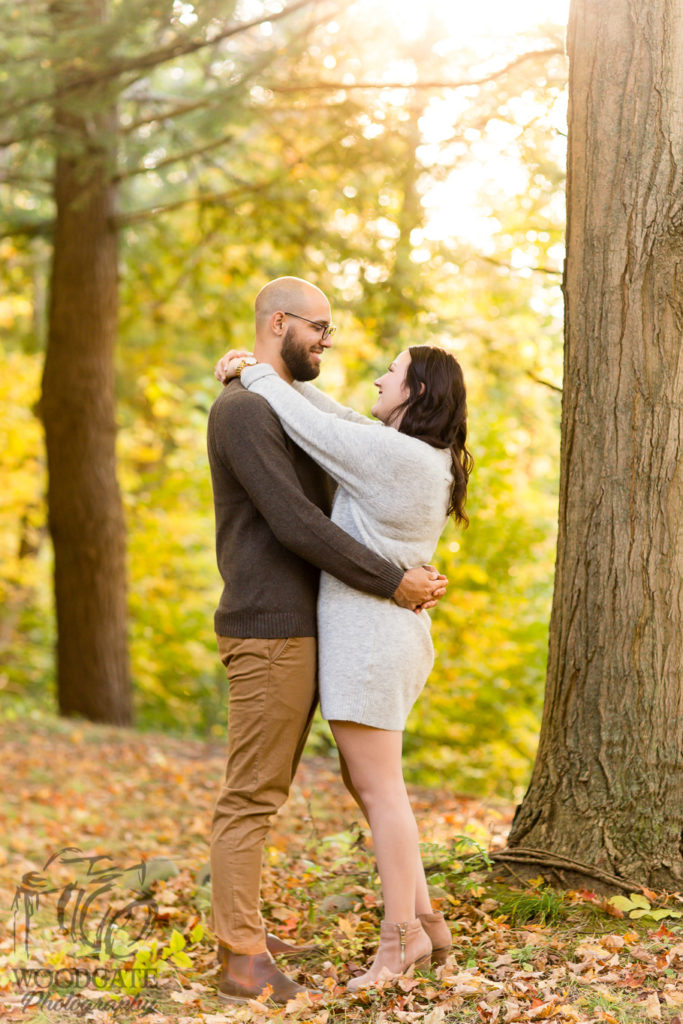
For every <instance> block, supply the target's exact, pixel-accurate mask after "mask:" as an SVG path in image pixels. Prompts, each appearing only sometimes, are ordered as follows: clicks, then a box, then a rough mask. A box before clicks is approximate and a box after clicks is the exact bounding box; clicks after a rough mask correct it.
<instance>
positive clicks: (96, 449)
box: [41, 0, 131, 724]
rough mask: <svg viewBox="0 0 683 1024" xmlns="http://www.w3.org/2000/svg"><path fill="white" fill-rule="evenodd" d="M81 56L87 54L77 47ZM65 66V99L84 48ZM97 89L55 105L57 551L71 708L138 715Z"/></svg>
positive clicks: (46, 392) (109, 128)
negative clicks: (131, 669)
mask: <svg viewBox="0 0 683 1024" xmlns="http://www.w3.org/2000/svg"><path fill="white" fill-rule="evenodd" d="M52 12H53V18H54V26H55V31H56V32H57V33H59V32H63V31H68V30H69V28H72V27H74V26H75V23H77V24H78V26H79V27H85V26H87V25H91V26H96V25H98V24H99V23H101V22H103V21H104V19H105V17H106V9H105V3H104V2H103V0H80V2H79V3H74V0H69V3H66V4H64V6H63V7H62V5H61V4H60V3H59V2H58V3H55V4H53V6H52ZM75 56H76V55H75ZM78 58H79V59H78V60H76V61H75V62H74V67H73V68H67V69H64V70H62V71H60V72H58V74H57V78H56V81H55V86H56V90H57V93H56V94H57V96H59V89H60V87H61V86H62V85H64V84H67V83H68V82H69V79H70V76H71V75H74V74H78V73H79V68H80V69H81V73H82V65H83V54H78ZM101 89H102V87H101V86H90V87H88V88H86V89H82V90H79V91H77V92H74V91H71V92H66V93H65V94H64V98H63V99H62V100H59V99H57V102H56V106H55V128H56V137H57V140H58V151H57V159H56V169H55V200H56V207H57V216H56V223H55V233H54V249H53V263H52V273H51V283H50V286H51V294H50V310H49V336H48V345H47V355H46V360H45V371H44V376H43V391H42V397H41V415H42V419H43V423H44V427H45V436H46V445H47V460H48V474H49V486H48V509H49V526H50V533H51V535H52V541H53V545H54V557H55V572H54V579H55V602H56V613H57V631H58V640H57V680H58V697H59V709H60V712H61V713H62V714H65V715H69V714H81V715H83V716H85V717H86V718H89V719H91V720H93V721H103V722H111V723H116V724H128V723H129V722H130V721H131V696H130V679H129V669H128V655H127V643H126V575H125V574H126V567H125V527H124V519H123V509H122V504H121V495H120V492H119V488H118V483H117V479H116V464H115V441H116V423H115V394H114V343H115V337H116V327H117V290H118V284H117V237H116V231H115V228H114V226H113V223H114V218H113V214H114V212H115V211H114V201H115V194H114V189H113V187H112V185H111V178H112V166H111V163H112V159H113V147H114V140H115V133H116V117H115V109H114V105H113V101H111V100H109V99H108V98H107V96H106V95H103V94H102V92H101Z"/></svg>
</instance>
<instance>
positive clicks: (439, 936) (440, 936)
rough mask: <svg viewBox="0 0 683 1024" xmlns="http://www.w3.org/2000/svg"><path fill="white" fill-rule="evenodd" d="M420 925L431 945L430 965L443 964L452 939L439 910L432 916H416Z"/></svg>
mask: <svg viewBox="0 0 683 1024" xmlns="http://www.w3.org/2000/svg"><path fill="white" fill-rule="evenodd" d="M417 916H418V919H419V921H420V924H421V925H422V927H423V928H424V930H425V931H426V932H427V935H428V936H429V938H430V939H431V943H432V961H431V962H432V964H445V963H446V959H447V957H448V954H449V953H450V950H451V946H452V945H453V939H452V937H451V930H450V928H449V927H448V924H447V923H446V919H445V918H444V916H443V914H442V913H441V911H440V910H437V911H435V912H434V913H432V914H418V915H417Z"/></svg>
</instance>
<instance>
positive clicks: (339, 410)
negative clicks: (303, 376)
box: [292, 380, 377, 424]
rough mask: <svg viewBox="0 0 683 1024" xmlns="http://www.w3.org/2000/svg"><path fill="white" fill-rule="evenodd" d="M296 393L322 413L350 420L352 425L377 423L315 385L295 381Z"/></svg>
mask: <svg viewBox="0 0 683 1024" xmlns="http://www.w3.org/2000/svg"><path fill="white" fill-rule="evenodd" d="M292 387H293V388H294V390H295V391H298V392H299V394H300V395H303V396H304V398H306V399H308V401H309V402H310V403H311V405H314V406H315V407H316V408H317V409H320V410H321V412H329V413H332V414H333V415H334V416H338V417H339V418H340V419H342V420H350V421H351V422H352V423H364V424H367V423H376V422H377V421H376V420H371V419H370V417H369V416H362V415H361V413H359V412H356V410H355V409H351V408H350V407H349V406H348V405H342V404H341V403H340V402H336V401H335V400H334V398H331V397H330V395H328V394H327V392H325V391H321V390H320V388H317V387H315V385H314V384H310V383H309V382H308V381H297V380H295V381H294V383H293V384H292Z"/></svg>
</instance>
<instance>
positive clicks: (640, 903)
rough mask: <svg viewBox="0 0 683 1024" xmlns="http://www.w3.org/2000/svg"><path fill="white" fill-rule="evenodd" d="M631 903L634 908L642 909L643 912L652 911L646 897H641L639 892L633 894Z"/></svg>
mask: <svg viewBox="0 0 683 1024" xmlns="http://www.w3.org/2000/svg"><path fill="white" fill-rule="evenodd" d="M631 903H632V904H633V906H634V907H642V909H643V910H649V909H650V904H649V903H648V901H647V900H646V899H645V897H644V896H641V895H640V893H638V892H632V893H631Z"/></svg>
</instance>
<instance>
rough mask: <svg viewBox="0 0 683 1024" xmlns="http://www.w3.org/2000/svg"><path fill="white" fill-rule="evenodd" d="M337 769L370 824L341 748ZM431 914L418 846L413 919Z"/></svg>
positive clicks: (430, 903) (430, 904)
mask: <svg viewBox="0 0 683 1024" xmlns="http://www.w3.org/2000/svg"><path fill="white" fill-rule="evenodd" d="M335 724H341V725H343V724H344V723H335ZM347 724H352V723H347ZM361 728H362V727H361ZM335 738H336V737H335ZM339 767H340V768H341V777H342V781H343V783H344V785H345V786H346V789H347V790H348V792H349V793H350V794H351V796H352V797H353V799H354V800H355V802H356V804H357V806H358V807H359V808H360V810H361V812H362V814H363V817H364V818H365V820H366V821H367V823H368V824H370V818H369V817H368V812H367V809H366V807H365V805H364V803H363V801H362V799H361V797H360V794H359V793H358V791H357V790H356V787H355V786H354V784H353V781H352V779H351V774H350V772H349V766H348V765H347V763H346V759H345V757H344V754H343V752H342V749H341V747H340V748H339ZM401 774H403V773H402V772H401ZM380 876H381V872H380ZM431 912H432V902H431V900H430V898H429V888H428V886H427V879H426V877H425V871H424V865H423V863H422V857H421V856H420V849H419V846H418V850H417V869H416V875H415V909H414V915H415V917H417V915H418V914H431Z"/></svg>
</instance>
